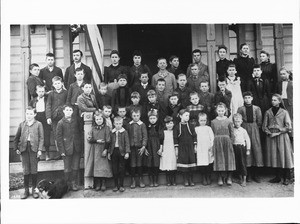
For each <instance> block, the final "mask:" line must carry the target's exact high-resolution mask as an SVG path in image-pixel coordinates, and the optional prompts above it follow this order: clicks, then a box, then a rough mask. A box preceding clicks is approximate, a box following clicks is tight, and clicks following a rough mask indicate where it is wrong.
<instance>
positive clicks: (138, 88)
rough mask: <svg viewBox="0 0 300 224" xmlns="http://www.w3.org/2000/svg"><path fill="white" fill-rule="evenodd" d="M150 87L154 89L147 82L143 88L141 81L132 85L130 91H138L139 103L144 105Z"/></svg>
mask: <svg viewBox="0 0 300 224" xmlns="http://www.w3.org/2000/svg"><path fill="white" fill-rule="evenodd" d="M151 89H152V90H155V88H154V87H153V86H152V85H150V84H149V82H148V85H147V87H146V88H144V87H143V86H142V84H141V83H138V84H136V85H134V86H133V87H132V92H138V93H139V94H140V96H141V100H140V104H141V105H145V104H147V102H148V96H147V93H148V91H149V90H151Z"/></svg>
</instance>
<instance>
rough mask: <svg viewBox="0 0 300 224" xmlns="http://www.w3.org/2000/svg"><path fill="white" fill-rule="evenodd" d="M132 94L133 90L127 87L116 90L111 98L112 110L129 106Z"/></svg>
mask: <svg viewBox="0 0 300 224" xmlns="http://www.w3.org/2000/svg"><path fill="white" fill-rule="evenodd" d="M130 94H131V90H130V88H129V87H127V86H124V87H119V88H117V89H114V90H113V93H112V98H111V106H112V108H114V109H115V110H116V109H117V107H118V106H123V107H127V106H129V105H130Z"/></svg>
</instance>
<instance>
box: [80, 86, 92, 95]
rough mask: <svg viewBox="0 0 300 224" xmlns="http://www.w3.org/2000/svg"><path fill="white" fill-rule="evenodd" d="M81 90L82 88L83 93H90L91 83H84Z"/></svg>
mask: <svg viewBox="0 0 300 224" xmlns="http://www.w3.org/2000/svg"><path fill="white" fill-rule="evenodd" d="M82 90H83V92H84V94H86V95H90V94H91V92H92V85H91V84H85V85H84V86H83V87H82Z"/></svg>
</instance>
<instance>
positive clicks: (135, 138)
mask: <svg viewBox="0 0 300 224" xmlns="http://www.w3.org/2000/svg"><path fill="white" fill-rule="evenodd" d="M140 117H141V111H139V110H133V111H132V112H131V118H132V121H130V122H129V132H128V133H129V141H130V151H131V156H130V167H131V186H130V187H131V188H135V173H136V169H137V173H138V176H139V186H140V187H141V188H144V187H145V184H144V182H143V170H142V161H143V154H144V153H145V155H146V156H147V151H146V146H147V141H148V136H147V128H146V125H145V124H144V123H143V122H142V121H141V120H140Z"/></svg>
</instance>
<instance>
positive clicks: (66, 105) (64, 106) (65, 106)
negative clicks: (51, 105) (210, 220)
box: [62, 104, 73, 110]
mask: <svg viewBox="0 0 300 224" xmlns="http://www.w3.org/2000/svg"><path fill="white" fill-rule="evenodd" d="M67 107H68V108H71V109H72V110H73V107H72V106H71V105H68V104H65V105H63V108H62V109H63V110H65V109H66V108H67Z"/></svg>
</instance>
